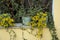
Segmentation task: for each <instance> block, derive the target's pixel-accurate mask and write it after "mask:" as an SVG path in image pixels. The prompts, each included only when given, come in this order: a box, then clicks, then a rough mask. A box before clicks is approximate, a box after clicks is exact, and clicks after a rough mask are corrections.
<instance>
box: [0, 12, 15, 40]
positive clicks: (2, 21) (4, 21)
mask: <svg viewBox="0 0 60 40" xmlns="http://www.w3.org/2000/svg"><path fill="white" fill-rule="evenodd" d="M0 26H1V27H2V28H5V29H6V30H7V32H8V33H9V35H10V40H12V39H13V40H15V39H16V33H15V32H14V31H13V30H12V29H11V30H10V32H9V30H8V28H9V27H13V26H14V20H13V19H12V18H11V17H10V14H7V13H4V14H0ZM11 32H13V34H14V35H13V38H11V37H12V35H11Z"/></svg>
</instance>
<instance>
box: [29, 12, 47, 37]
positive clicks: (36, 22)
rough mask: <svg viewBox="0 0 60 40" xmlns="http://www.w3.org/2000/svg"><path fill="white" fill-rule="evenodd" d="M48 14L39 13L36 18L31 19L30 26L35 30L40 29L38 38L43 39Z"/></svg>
mask: <svg viewBox="0 0 60 40" xmlns="http://www.w3.org/2000/svg"><path fill="white" fill-rule="evenodd" d="M46 21H47V12H45V13H43V12H39V13H37V14H36V15H35V16H32V17H31V23H30V25H31V26H32V29H33V28H37V29H38V33H37V35H36V36H37V37H42V32H43V28H45V27H46V26H47V22H46Z"/></svg>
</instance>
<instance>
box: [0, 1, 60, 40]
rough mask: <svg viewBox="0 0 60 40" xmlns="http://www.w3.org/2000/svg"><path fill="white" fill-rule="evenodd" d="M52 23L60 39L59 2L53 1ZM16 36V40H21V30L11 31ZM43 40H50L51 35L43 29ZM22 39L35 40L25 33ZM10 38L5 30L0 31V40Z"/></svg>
mask: <svg viewBox="0 0 60 40" xmlns="http://www.w3.org/2000/svg"><path fill="white" fill-rule="evenodd" d="M54 22H55V27H56V29H57V35H58V37H59V39H60V0H54ZM13 30H14V31H15V32H16V34H17V38H16V40H23V39H22V30H21V29H13ZM43 31H44V32H43V38H42V40H51V35H50V32H49V29H48V28H45V29H44V30H43ZM24 37H25V38H26V39H28V40H36V39H37V38H35V37H34V36H33V35H31V34H29V33H28V32H27V31H24ZM9 39H10V36H9V33H8V32H6V30H5V29H0V40H9Z"/></svg>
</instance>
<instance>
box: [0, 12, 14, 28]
mask: <svg viewBox="0 0 60 40" xmlns="http://www.w3.org/2000/svg"><path fill="white" fill-rule="evenodd" d="M11 26H14V20H13V19H12V18H11V17H10V15H9V14H7V13H6V14H0V27H4V28H8V27H11Z"/></svg>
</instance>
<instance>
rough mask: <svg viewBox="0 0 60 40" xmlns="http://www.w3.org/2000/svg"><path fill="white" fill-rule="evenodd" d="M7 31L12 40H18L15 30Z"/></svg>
mask: <svg viewBox="0 0 60 40" xmlns="http://www.w3.org/2000/svg"><path fill="white" fill-rule="evenodd" d="M6 31H7V32H8V33H9V35H10V40H16V33H15V31H14V30H13V29H10V30H9V29H6Z"/></svg>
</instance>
